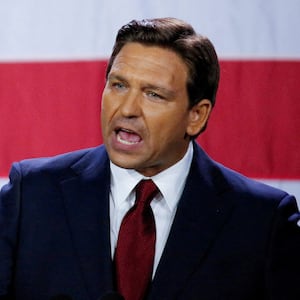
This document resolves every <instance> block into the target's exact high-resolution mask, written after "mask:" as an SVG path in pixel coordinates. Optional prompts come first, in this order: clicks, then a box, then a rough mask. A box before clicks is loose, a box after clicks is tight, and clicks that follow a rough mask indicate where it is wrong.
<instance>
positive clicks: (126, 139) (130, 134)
mask: <svg viewBox="0 0 300 300" xmlns="http://www.w3.org/2000/svg"><path fill="white" fill-rule="evenodd" d="M116 135H117V140H118V142H120V143H122V144H125V145H135V144H138V143H139V142H141V141H142V138H141V136H140V135H139V134H137V133H136V132H134V131H132V130H129V129H125V128H119V129H117V130H116Z"/></svg>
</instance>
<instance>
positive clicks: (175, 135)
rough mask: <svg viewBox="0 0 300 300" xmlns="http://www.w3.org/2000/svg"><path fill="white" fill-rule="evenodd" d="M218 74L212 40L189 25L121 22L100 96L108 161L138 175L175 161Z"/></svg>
mask: <svg viewBox="0 0 300 300" xmlns="http://www.w3.org/2000/svg"><path fill="white" fill-rule="evenodd" d="M211 68H212V69H213V70H211ZM218 78H219V65H218V60H217V56H216V54H215V52H214V48H213V46H212V45H211V43H210V42H209V41H208V40H207V39H205V38H203V37H200V36H198V35H196V33H195V32H194V30H193V29H192V27H191V26H190V25H188V24H186V23H184V22H182V21H179V20H176V19H170V18H167V19H154V20H144V21H141V22H137V21H132V22H130V23H129V24H127V25H125V26H123V27H122V28H121V29H120V31H119V33H118V35H117V40H116V44H115V46H114V50H113V53H112V56H111V58H110V61H109V65H108V68H107V76H106V79H107V81H106V85H105V88H104V91H103V97H102V112H101V114H102V118H101V122H102V123H101V125H102V133H103V139H104V143H105V145H106V148H107V151H108V154H109V156H110V159H111V160H112V162H114V163H115V164H116V165H118V166H120V167H123V168H129V169H135V170H137V171H138V172H140V173H142V174H144V175H146V176H153V175H155V174H157V173H159V172H161V171H162V170H164V169H166V168H168V167H170V166H172V165H174V164H175V163H176V162H178V161H179V160H180V159H181V158H182V157H183V156H184V154H185V152H186V150H187V147H188V144H189V142H190V139H191V138H194V137H196V136H197V135H198V134H199V133H200V132H201V131H203V130H204V128H205V126H206V123H207V120H208V118H209V115H210V111H211V108H212V106H213V104H214V101H215V95H216V90H217V85H218Z"/></svg>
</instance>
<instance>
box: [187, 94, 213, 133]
mask: <svg viewBox="0 0 300 300" xmlns="http://www.w3.org/2000/svg"><path fill="white" fill-rule="evenodd" d="M211 109H212V105H211V102H210V101H209V100H208V99H202V100H201V101H199V102H198V103H197V104H195V105H194V106H193V107H192V108H191V109H190V110H189V121H188V125H187V128H186V133H187V134H188V135H189V136H195V135H197V134H198V133H199V132H200V131H201V129H202V128H203V127H204V126H205V125H206V123H207V120H208V118H209V115H210V112H211Z"/></svg>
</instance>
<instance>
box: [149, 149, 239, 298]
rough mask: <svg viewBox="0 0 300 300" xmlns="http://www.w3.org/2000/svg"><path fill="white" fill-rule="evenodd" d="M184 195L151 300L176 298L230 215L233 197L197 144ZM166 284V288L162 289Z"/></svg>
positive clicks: (215, 167) (157, 274) (160, 264)
mask: <svg viewBox="0 0 300 300" xmlns="http://www.w3.org/2000/svg"><path fill="white" fill-rule="evenodd" d="M194 148H195V154H194V159H193V162H192V166H191V170H190V173H189V176H188V179H187V184H186V187H185V190H184V192H183V195H182V197H181V199H180V201H179V204H178V209H177V213H176V216H175V219H174V222H173V225H172V228H171V231H170V235H169V238H168V241H167V244H166V246H165V250H164V252H163V255H162V257H161V260H160V263H159V266H158V268H157V271H156V274H155V277H154V280H153V284H152V289H151V292H150V297H149V298H150V299H152V298H153V299H173V298H174V299H175V298H176V297H175V296H176V295H178V294H179V293H180V290H181V289H182V288H183V287H184V283H185V282H186V279H187V278H188V276H189V275H191V274H192V273H193V272H194V271H195V269H196V268H199V267H200V266H201V261H202V260H203V259H204V258H205V255H206V254H207V252H208V251H209V249H210V247H211V245H212V243H213V241H214V239H215V238H216V236H217V235H218V233H219V232H220V230H221V229H222V227H223V225H224V223H225V222H226V220H227V219H228V218H229V217H230V213H231V211H232V208H233V203H232V201H231V200H228V199H226V201H225V200H224V198H223V195H224V193H225V192H226V190H227V189H228V187H227V185H226V183H225V180H224V179H223V176H222V175H221V172H220V170H219V168H218V167H217V166H216V165H215V163H213V162H212V161H211V160H210V159H209V158H208V157H207V156H206V154H205V153H204V152H203V151H202V150H201V149H200V148H198V147H197V146H195V147H194ZM162 287H163V288H162Z"/></svg>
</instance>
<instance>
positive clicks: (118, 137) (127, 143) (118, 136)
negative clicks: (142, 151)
mask: <svg viewBox="0 0 300 300" xmlns="http://www.w3.org/2000/svg"><path fill="white" fill-rule="evenodd" d="M117 140H118V141H119V142H120V143H122V144H125V145H134V144H137V143H138V142H130V141H125V140H123V139H121V137H120V135H119V134H118V135H117Z"/></svg>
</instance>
